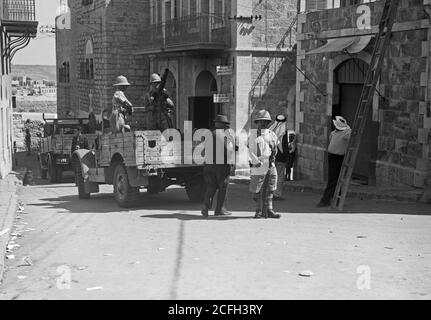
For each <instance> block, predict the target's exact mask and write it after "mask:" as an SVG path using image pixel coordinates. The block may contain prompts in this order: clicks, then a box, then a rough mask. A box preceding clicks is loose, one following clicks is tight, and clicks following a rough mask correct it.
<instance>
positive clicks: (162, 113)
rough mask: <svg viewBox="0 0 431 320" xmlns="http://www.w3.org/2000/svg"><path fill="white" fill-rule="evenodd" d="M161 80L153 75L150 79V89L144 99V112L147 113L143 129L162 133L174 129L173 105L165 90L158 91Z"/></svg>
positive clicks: (155, 74) (158, 76)
mask: <svg viewBox="0 0 431 320" xmlns="http://www.w3.org/2000/svg"><path fill="white" fill-rule="evenodd" d="M161 85H162V78H161V77H160V75H158V74H157V73H153V74H152V75H151V79H150V88H149V90H148V93H147V94H146V97H145V110H146V113H147V117H146V124H145V127H146V128H145V129H147V130H160V131H164V130H166V129H169V128H173V127H174V123H175V120H174V119H175V104H174V102H173V101H172V99H171V98H170V97H169V94H168V92H167V90H166V89H165V88H163V90H160V86H161Z"/></svg>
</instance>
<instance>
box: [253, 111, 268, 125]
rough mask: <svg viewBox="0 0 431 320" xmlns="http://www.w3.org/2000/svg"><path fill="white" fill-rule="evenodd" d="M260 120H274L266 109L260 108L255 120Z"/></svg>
mask: <svg viewBox="0 0 431 320" xmlns="http://www.w3.org/2000/svg"><path fill="white" fill-rule="evenodd" d="M259 120H265V121H270V122H271V121H272V119H271V115H270V114H269V112H268V111H266V110H260V111H259V112H257V113H256V114H255V116H254V120H253V122H257V121H259Z"/></svg>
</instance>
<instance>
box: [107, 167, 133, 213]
mask: <svg viewBox="0 0 431 320" xmlns="http://www.w3.org/2000/svg"><path fill="white" fill-rule="evenodd" d="M113 184H114V197H115V201H116V202H117V204H118V205H119V206H120V207H121V208H131V207H134V206H135V205H136V203H137V201H138V198H139V188H138V187H132V186H131V185H130V183H129V177H128V176H127V170H126V168H125V167H124V165H123V164H118V165H117V166H116V167H115V170H114V182H113Z"/></svg>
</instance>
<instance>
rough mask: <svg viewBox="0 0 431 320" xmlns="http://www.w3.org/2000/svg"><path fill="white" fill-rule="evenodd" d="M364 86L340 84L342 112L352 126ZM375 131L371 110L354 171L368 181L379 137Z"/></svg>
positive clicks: (356, 176)
mask: <svg viewBox="0 0 431 320" xmlns="http://www.w3.org/2000/svg"><path fill="white" fill-rule="evenodd" d="M362 87H363V86H362V85H361V84H340V112H341V116H343V117H344V118H345V119H346V120H347V123H348V124H349V125H350V127H353V122H354V120H355V115H356V110H357V108H358V103H359V99H360V97H361V92H362ZM373 131H374V130H373V125H372V112H369V114H368V119H367V125H366V127H365V130H364V134H363V136H362V141H361V146H360V148H359V154H358V157H357V159H356V164H355V168H354V171H353V177H354V178H359V179H361V180H365V182H368V179H369V178H370V176H371V175H372V172H371V168H372V165H371V161H372V158H373V157H372V146H373V145H374V142H373V141H374V140H376V139H377V137H375V136H373Z"/></svg>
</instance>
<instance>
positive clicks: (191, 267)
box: [0, 179, 431, 300]
mask: <svg viewBox="0 0 431 320" xmlns="http://www.w3.org/2000/svg"><path fill="white" fill-rule="evenodd" d="M319 196H320V195H319V194H316V193H299V192H298V193H290V194H287V200H285V201H281V202H276V203H275V209H276V210H277V211H278V212H280V213H281V214H282V218H281V219H280V220H255V219H253V215H254V209H253V206H254V204H253V202H252V201H251V197H250V194H249V193H248V190H247V186H246V185H240V184H239V185H235V184H233V185H231V188H230V192H229V199H228V209H229V210H230V211H232V212H233V215H232V216H230V217H223V218H218V217H210V218H208V219H204V218H203V217H202V216H201V215H200V204H193V203H190V202H189V201H188V199H187V197H186V194H185V191H184V190H183V189H181V188H171V189H169V190H168V191H167V192H166V193H162V194H159V195H148V194H146V193H145V192H144V191H143V192H142V197H141V201H140V203H139V206H138V207H137V208H135V209H131V210H124V209H119V208H118V207H117V205H116V203H115V202H114V200H113V197H112V187H111V186H103V187H102V188H101V193H100V194H97V195H95V196H93V197H92V199H90V200H79V199H78V197H77V190H76V187H75V186H74V184H73V183H72V180H71V179H69V180H68V181H67V183H64V184H57V185H52V184H48V183H47V182H43V181H40V180H37V181H36V185H34V186H28V187H22V188H21V190H20V192H19V199H20V201H21V202H22V203H23V209H24V210H23V213H20V214H18V215H17V220H16V222H15V226H14V233H13V234H12V236H13V238H12V242H11V244H12V247H13V245H16V244H18V245H19V246H15V248H13V249H12V250H11V252H9V253H8V255H13V256H14V257H10V258H11V259H10V260H7V263H6V264H7V270H6V272H5V278H4V281H3V283H2V285H0V299H6V300H8V299H210V300H212V299H276V300H278V299H404V298H405V299H430V298H431V216H430V214H431V210H430V208H431V206H430V205H418V204H414V203H413V204H411V203H399V202H383V201H382V202H377V201H372V200H364V201H362V200H360V199H348V201H347V205H346V210H347V211H348V212H345V213H339V212H337V211H333V210H332V209H316V208H315V204H316V203H317V202H318V200H319ZM300 274H302V275H300Z"/></svg>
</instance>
